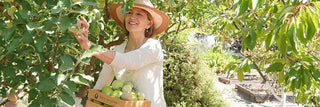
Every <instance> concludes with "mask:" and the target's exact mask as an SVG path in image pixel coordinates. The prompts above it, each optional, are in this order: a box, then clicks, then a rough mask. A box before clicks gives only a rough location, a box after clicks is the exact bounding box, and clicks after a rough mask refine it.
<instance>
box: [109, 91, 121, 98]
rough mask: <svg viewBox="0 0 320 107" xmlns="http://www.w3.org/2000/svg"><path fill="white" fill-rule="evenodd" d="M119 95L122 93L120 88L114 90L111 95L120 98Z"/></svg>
mask: <svg viewBox="0 0 320 107" xmlns="http://www.w3.org/2000/svg"><path fill="white" fill-rule="evenodd" d="M121 95H122V92H121V91H120V90H114V91H113V93H112V95H111V96H112V97H115V98H119V99H120V98H121Z"/></svg>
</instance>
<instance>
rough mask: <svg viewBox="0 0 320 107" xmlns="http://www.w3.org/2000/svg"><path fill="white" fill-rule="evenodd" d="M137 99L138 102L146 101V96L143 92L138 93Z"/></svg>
mask: <svg viewBox="0 0 320 107" xmlns="http://www.w3.org/2000/svg"><path fill="white" fill-rule="evenodd" d="M137 97H138V100H144V98H145V95H144V93H142V92H138V93H137Z"/></svg>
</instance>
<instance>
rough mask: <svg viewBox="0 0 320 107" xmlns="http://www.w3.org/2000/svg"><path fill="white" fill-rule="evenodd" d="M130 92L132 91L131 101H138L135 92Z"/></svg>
mask: <svg viewBox="0 0 320 107" xmlns="http://www.w3.org/2000/svg"><path fill="white" fill-rule="evenodd" d="M131 93H132V101H138V97H137V94H136V92H131Z"/></svg>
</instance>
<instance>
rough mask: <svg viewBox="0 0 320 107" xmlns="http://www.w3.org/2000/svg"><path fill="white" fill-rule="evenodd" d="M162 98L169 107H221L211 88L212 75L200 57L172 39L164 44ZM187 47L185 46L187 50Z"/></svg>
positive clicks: (178, 40)
mask: <svg viewBox="0 0 320 107" xmlns="http://www.w3.org/2000/svg"><path fill="white" fill-rule="evenodd" d="M164 41H165V42H163V43H164V46H165V47H164V49H165V50H166V54H165V62H164V90H165V92H164V94H165V99H166V102H167V106H169V107H172V106H173V107H221V106H225V103H224V101H223V100H222V99H221V97H220V96H221V95H220V93H219V92H218V91H217V90H216V89H215V87H214V75H215V73H214V72H212V71H211V70H210V68H209V67H208V66H207V64H206V63H205V59H204V58H203V57H202V56H203V55H200V53H197V52H194V51H192V49H191V48H192V47H186V46H187V41H186V39H185V38H183V37H179V36H176V37H175V39H174V40H173V42H168V41H170V40H168V39H167V40H164ZM189 45H190V44H188V46H189Z"/></svg>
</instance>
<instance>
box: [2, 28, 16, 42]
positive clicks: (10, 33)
mask: <svg viewBox="0 0 320 107" xmlns="http://www.w3.org/2000/svg"><path fill="white" fill-rule="evenodd" d="M15 29H16V28H15V27H11V28H9V29H5V32H3V33H2V35H3V36H4V40H5V41H8V40H10V39H11V38H12V37H13V35H14V32H15Z"/></svg>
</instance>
